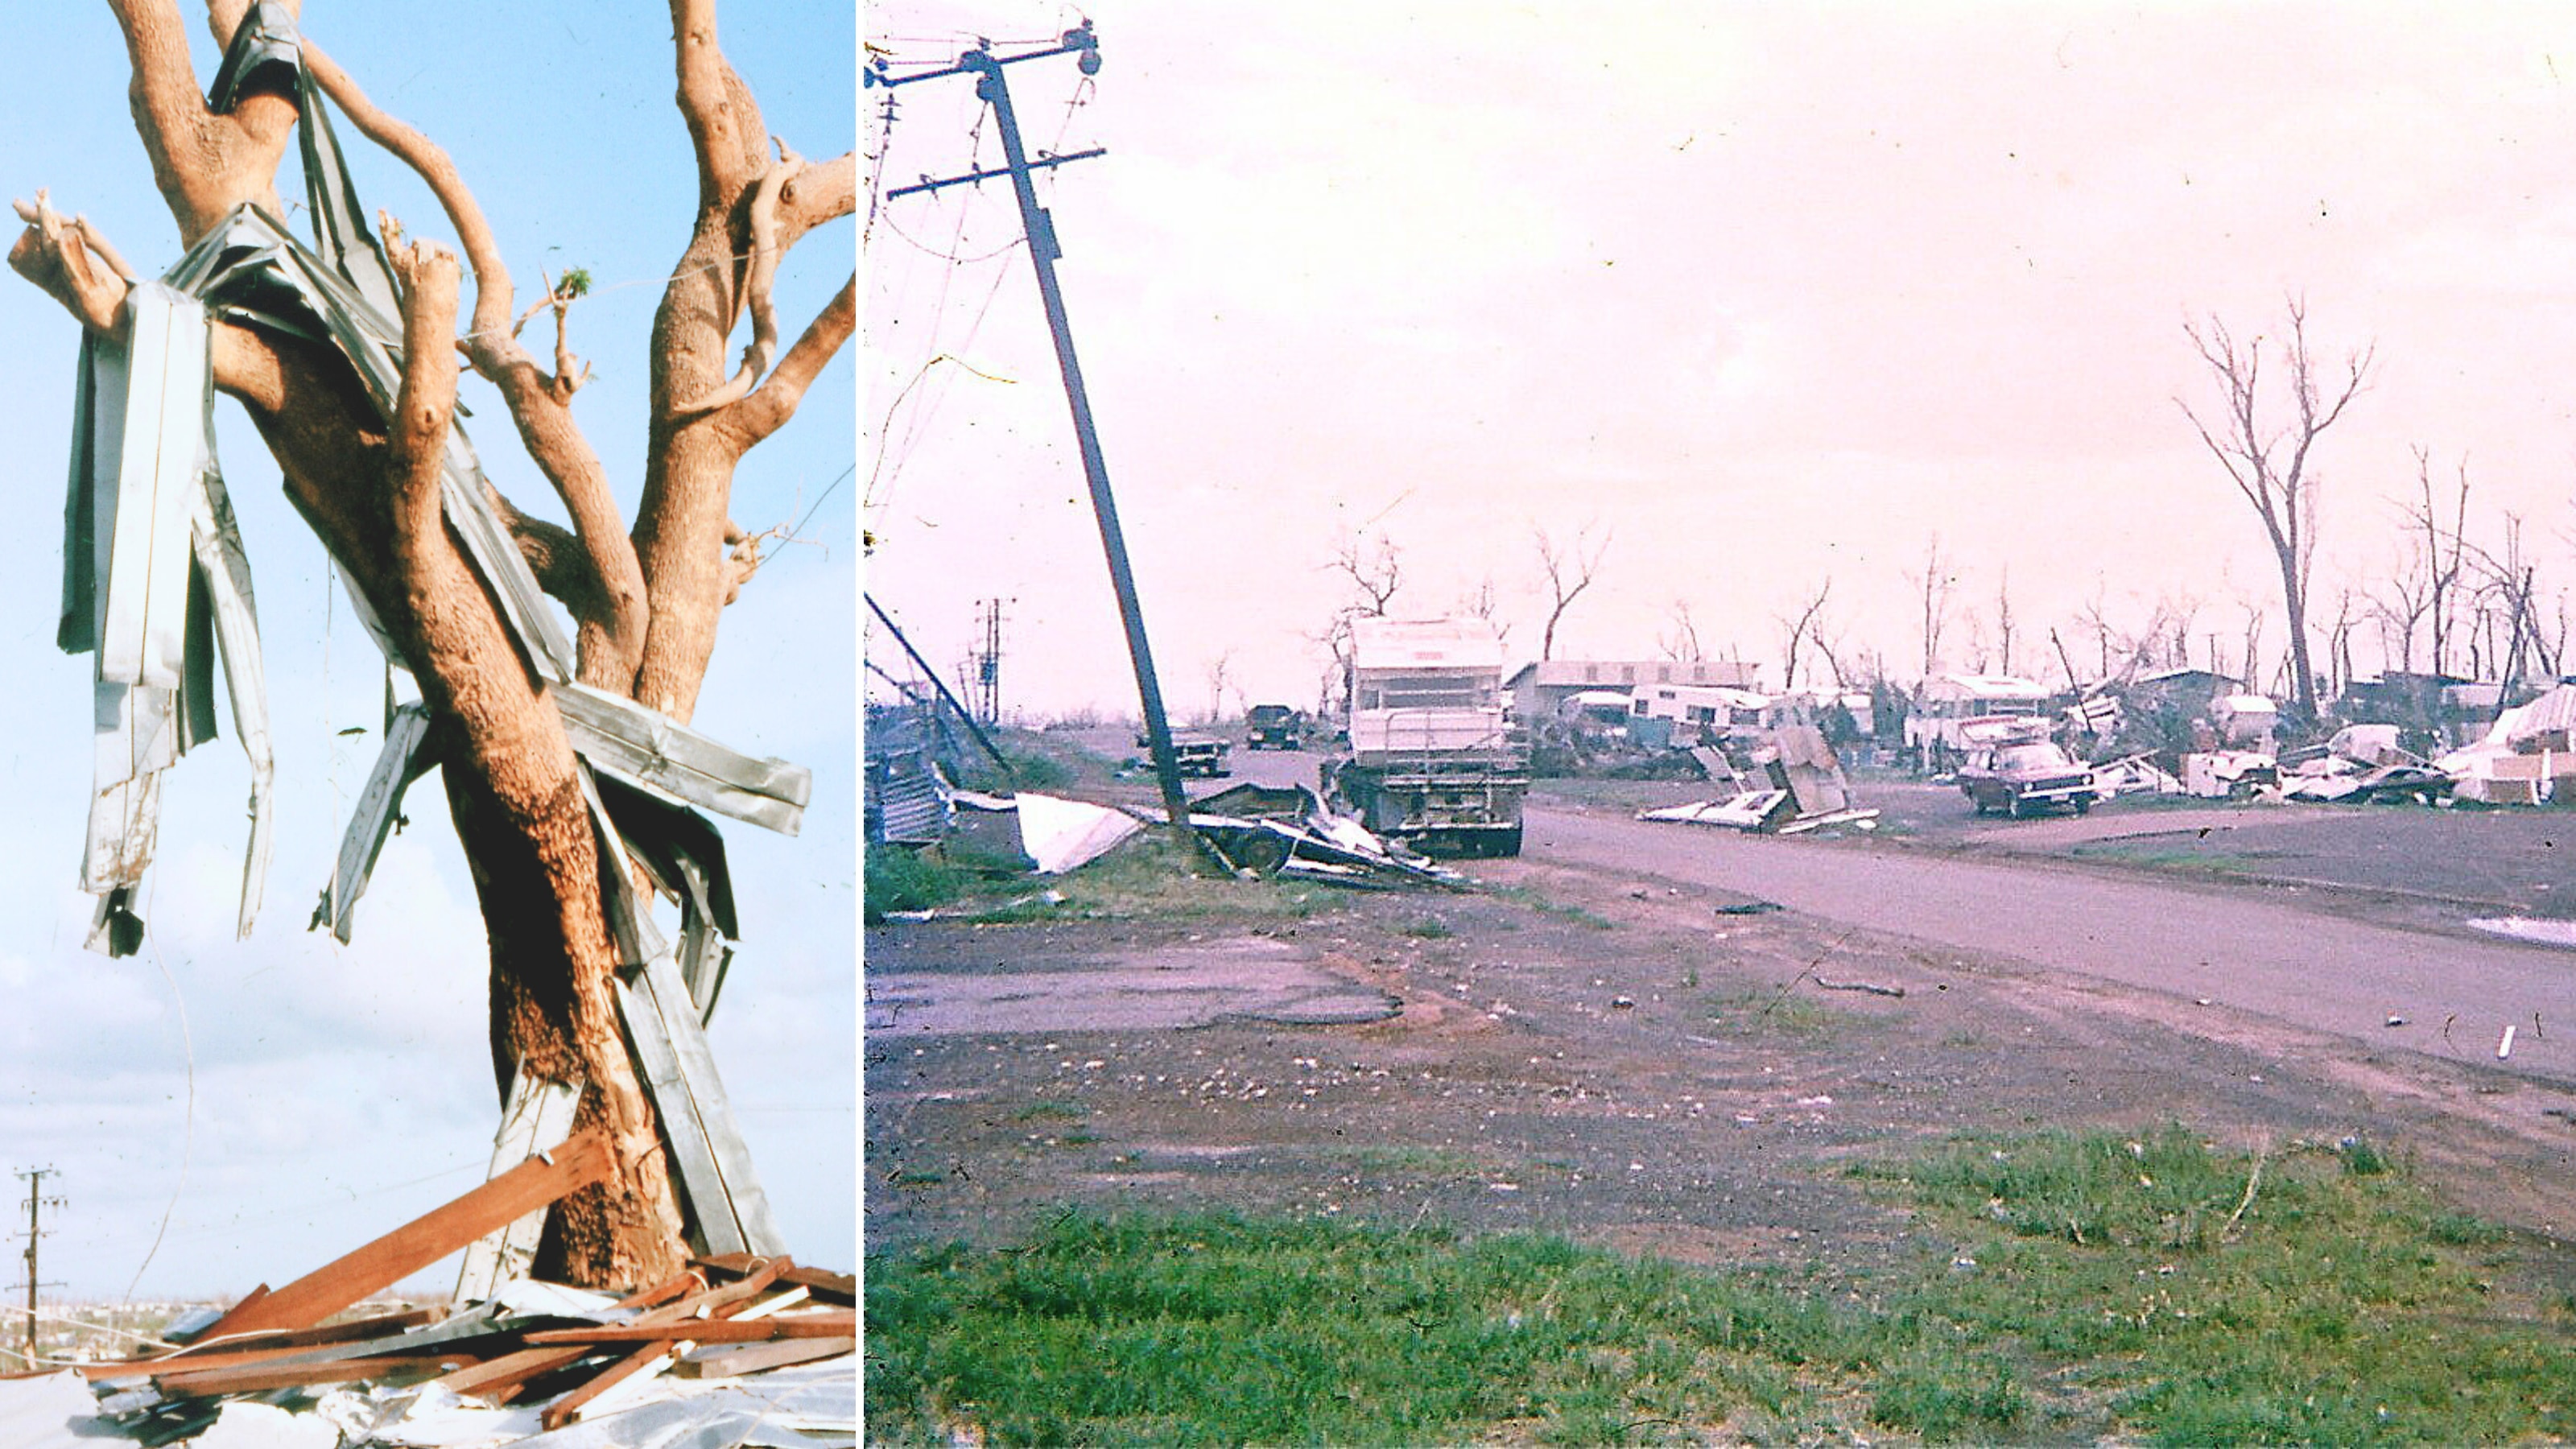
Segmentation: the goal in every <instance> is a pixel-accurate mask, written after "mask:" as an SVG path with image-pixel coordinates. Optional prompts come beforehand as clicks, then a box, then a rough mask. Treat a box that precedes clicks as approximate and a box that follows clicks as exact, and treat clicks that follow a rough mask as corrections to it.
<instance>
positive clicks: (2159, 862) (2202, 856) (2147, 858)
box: [2071, 842, 2264, 875]
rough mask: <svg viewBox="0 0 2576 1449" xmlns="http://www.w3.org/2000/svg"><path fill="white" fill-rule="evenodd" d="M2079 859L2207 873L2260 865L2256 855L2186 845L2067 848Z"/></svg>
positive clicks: (2254, 869)
mask: <svg viewBox="0 0 2576 1449" xmlns="http://www.w3.org/2000/svg"><path fill="white" fill-rule="evenodd" d="M2071 853H2072V854H2073V855H2075V856H2076V857H2077V858H2078V859H2081V860H2103V861H2109V862H2111V863H2113V864H2115V865H2134V866H2139V867H2142V868H2144V869H2147V870H2173V871H2199V872H2203V873H2205V874H2209V875H2259V874H2261V873H2262V871H2263V869H2264V867H2263V863H2262V861H2261V860H2260V859H2258V858H2256V857H2254V856H2251V855H2243V854H2239V853H2236V852H2232V851H2225V850H2195V849H2192V848H2191V847H2190V846H2172V845H2125V844H2120V843H2117V842H2113V843H2111V844H2106V845H2079V846H2076V847H2075V848H2074V850H2073V851H2072V852H2071Z"/></svg>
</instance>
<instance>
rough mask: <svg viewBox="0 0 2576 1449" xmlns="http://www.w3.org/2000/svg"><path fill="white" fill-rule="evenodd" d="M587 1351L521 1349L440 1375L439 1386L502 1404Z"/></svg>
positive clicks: (583, 1355) (587, 1354)
mask: <svg viewBox="0 0 2576 1449" xmlns="http://www.w3.org/2000/svg"><path fill="white" fill-rule="evenodd" d="M592 1352H593V1350H591V1349H588V1348H523V1349H520V1350H519V1351H518V1352H516V1353H505V1354H503V1355H501V1356H500V1357H499V1358H496V1359H492V1360H490V1361H489V1362H486V1363H478V1364H471V1365H468V1366H467V1367H465V1368H461V1369H458V1370H457V1371H456V1372H454V1373H451V1374H444V1375H441V1376H440V1377H439V1378H438V1379H437V1380H436V1383H437V1384H438V1385H439V1387H441V1388H444V1389H447V1390H449V1391H451V1392H453V1393H456V1394H460V1395H463V1394H471V1395H474V1396H476V1397H478V1398H486V1399H490V1400H491V1401H492V1402H494V1403H501V1404H506V1403H508V1402H509V1401H510V1400H511V1399H513V1398H516V1397H517V1396H518V1393H519V1390H520V1389H522V1388H525V1387H526V1386H527V1383H528V1380H530V1379H533V1378H537V1377H539V1376H541V1375H544V1374H550V1373H553V1372H554V1371H555V1370H556V1369H559V1368H569V1367H570V1366H572V1365H574V1364H577V1363H579V1362H581V1361H582V1360H583V1359H586V1358H588V1357H590V1356H591V1354H592Z"/></svg>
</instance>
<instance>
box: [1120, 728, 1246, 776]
mask: <svg viewBox="0 0 2576 1449" xmlns="http://www.w3.org/2000/svg"><path fill="white" fill-rule="evenodd" d="M1153 743H1154V742H1153V738H1152V736H1150V735H1148V734H1147V733H1146V732H1145V731H1143V730H1138V731H1136V748H1138V749H1140V750H1146V749H1151V748H1153ZM1232 748H1234V746H1233V744H1232V743H1231V742H1229V741H1226V740H1221V739H1219V738H1217V737H1216V736H1215V735H1212V734H1207V733H1204V732H1203V731H1199V730H1174V731H1172V762H1173V763H1174V764H1175V765H1177V766H1178V767H1179V771H1180V773H1181V774H1184V775H1198V776H1203V777H1205V778H1207V779H1210V780H1213V779H1216V778H1217V777H1218V776H1220V775H1225V774H1230V773H1232V772H1231V771H1229V770H1228V769H1227V768H1226V764H1225V752H1226V751H1228V750H1230V749H1232Z"/></svg>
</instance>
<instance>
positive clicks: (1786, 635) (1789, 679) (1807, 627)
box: [1773, 576, 1834, 692]
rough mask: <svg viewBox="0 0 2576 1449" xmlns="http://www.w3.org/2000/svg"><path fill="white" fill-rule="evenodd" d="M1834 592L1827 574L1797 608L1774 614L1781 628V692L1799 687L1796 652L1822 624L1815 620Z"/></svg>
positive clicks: (1803, 647)
mask: <svg viewBox="0 0 2576 1449" xmlns="http://www.w3.org/2000/svg"><path fill="white" fill-rule="evenodd" d="M1833 592H1834V581H1833V579H1832V577H1831V576H1827V578H1826V579H1825V581H1824V582H1823V583H1821V584H1819V585H1817V587H1816V592H1815V594H1814V596H1813V597H1811V598H1808V599H1806V600H1805V602H1804V603H1802V604H1801V605H1800V606H1799V607H1798V608H1797V609H1795V610H1794V611H1792V612H1790V613H1787V614H1777V615H1774V616H1773V617H1774V618H1775V619H1777V620H1778V621H1779V624H1780V628H1781V630H1782V631H1783V633H1782V635H1781V644H1780V652H1781V665H1780V688H1781V690H1782V691H1783V692H1786V691H1788V690H1793V689H1796V688H1797V687H1798V656H1799V654H1800V653H1801V652H1802V651H1804V649H1805V648H1806V646H1807V644H1808V642H1809V640H1810V639H1811V637H1812V636H1814V635H1815V634H1817V633H1819V632H1820V631H1821V629H1822V625H1821V624H1820V623H1819V622H1818V620H1819V618H1820V616H1822V614H1823V613H1824V609H1825V600H1826V599H1828V598H1830V597H1831V596H1832V594H1833Z"/></svg>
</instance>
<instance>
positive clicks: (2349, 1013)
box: [1525, 805, 2576, 1081]
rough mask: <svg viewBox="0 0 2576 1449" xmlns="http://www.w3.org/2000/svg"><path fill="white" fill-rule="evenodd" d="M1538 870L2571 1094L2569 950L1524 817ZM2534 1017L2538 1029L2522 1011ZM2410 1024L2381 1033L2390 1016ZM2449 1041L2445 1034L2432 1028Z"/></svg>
mask: <svg viewBox="0 0 2576 1449" xmlns="http://www.w3.org/2000/svg"><path fill="white" fill-rule="evenodd" d="M1525 853H1526V854H1527V855H1528V856H1529V857H1531V858H1532V859H1534V860H1537V861H1541V862H1549V861H1553V862H1559V863H1563V864H1569V865H1578V866H1584V867H1593V868H1608V869H1612V870H1627V871H1636V872H1639V873H1641V874H1650V875H1654V876H1660V877H1663V878H1665V879H1668V880H1672V881H1675V882H1678V883H1683V884H1689V885H1700V886H1707V887H1711V888H1714V889H1720V890H1725V891H1730V892H1743V893H1746V894H1751V895H1756V896H1760V897H1762V898H1764V899H1767V900H1772V901H1777V902H1779V903H1780V904H1781V905H1783V906H1787V907H1789V908H1790V909H1792V910H1796V911H1800V912H1803V913H1805V914H1808V915H1811V916H1815V917H1818V918H1820V919H1824V920H1831V921H1841V922H1845V923H1848V924H1851V925H1855V926H1861V927H1866V928H1868V929H1870V930H1873V931H1886V932H1891V933H1895V934H1899V935H1905V936H1911V937H1914V938H1916V939H1919V940H1922V941H1926V942H1931V943H1935V944H1939V945H1946V946H1951V947H1955V948H1959V949H1962V950H1968V951H1975V952H1980V953H1989V954H1994V955H2001V956H2009V957H2016V958H2019V959H2022V960H2026V961H2031V962H2035V963H2038V964H2041V965H2045V966H2050V967H2055V968H2060V969H2064V970H2071V971H2077V972H2082V973H2085V974H2087V975H2093V976H2100V977H2105V978H2108V979H2111V980H2114V981H2120V982H2124V983H2127V984H2129V985H2133V986H2141V987H2146V988H2149V989H2151V990H2159V991H2165V992H2170V993H2172V994H2174V995H2175V996H2178V997H2181V998H2183V999H2184V1000H2186V1001H2188V1000H2191V999H2193V998H2197V997H2208V998H2210V999H2211V1000H2212V1001H2213V1002H2216V1003H2220V1004H2223V1005H2226V1006H2230V1007H2235V1008H2239V1009H2243V1010H2248V1011H2254V1012H2259V1013H2262V1014H2264V1015H2268V1016H2272V1017H2276V1018H2279V1019H2281V1020H2285V1021H2290V1022H2295V1023H2297V1024H2299V1025H2301V1026H2306V1027H2312V1028H2318V1029H2322V1030H2326V1031H2332V1032H2336V1033H2339V1034H2343V1035H2347V1036H2351V1037H2354V1038H2358V1039H2362V1040H2366V1041H2370V1042H2373V1043H2378V1044H2383V1045H2394V1046H2404V1047H2409V1048H2413V1049H2416V1050H2421V1051H2428V1052H2436V1053H2442V1054H2445V1055H2460V1056H2468V1057H2478V1058H2484V1059H2486V1060H2489V1061H2492V1060H2493V1056H2494V1051H2495V1047H2496V1043H2497V1040H2498V1038H2499V1037H2501V1036H2502V1034H2503V1032H2504V1029H2505V1027H2506V1026H2507V1025H2512V1026H2515V1027H2517V1028H2518V1031H2517V1034H2516V1037H2515V1041H2514V1046H2513V1054H2512V1056H2511V1058H2510V1059H2509V1060H2508V1061H2506V1062H2504V1063H2500V1064H2499V1065H2501V1066H2504V1067H2506V1068H2508V1069H2510V1070H2515V1071H2519V1072H2522V1073H2525V1074H2528V1075H2531V1076H2535V1077H2544V1078H2549V1079H2553V1080H2558V1081H2576V953H2571V952H2569V951H2566V950H2563V949H2550V948H2545V947H2536V946H2525V945H2518V944H2514V943H2512V942H2505V941H2485V940H2479V939H2470V938H2464V937H2460V936H2454V935H2449V934H2444V933H2440V932H2435V931H2428V930H2411V929H2407V928H2404V927H2400V926H2392V925H2384V924H2374V923H2369V922H2363V921H2356V920H2350V919H2346V918H2344V917H2341V916H2337V915H2334V914H2331V913H2328V912H2325V911H2320V910H2311V909H2303V908H2301V907H2300V906H2297V905H2294V904H2288V903H2284V902H2283V901H2281V900H2279V899H2277V898H2265V897H2263V896H2260V895H2257V894H2255V893H2254V892H2253V891H2251V890H2249V889H2248V888H2245V887H2228V886H2220V885H2210V886H2201V885H2198V884H2195V883H2181V882H2166V881H2158V880H2149V879H2126V878H2120V877H2112V876H2107V875H2104V874H2102V873H2099V872H2093V871H2085V870H2076V869H2067V868H2064V867H2058V866H2051V865H2047V864H2043V863H2041V862H2038V861H2029V862H2019V861H2015V862H2004V861H1991V860H1977V861H1970V860H1957V859H1947V858H1941V857H1934V856H1925V855H1917V854H1911V853H1907V852H1904V851H1898V850H1885V849H1863V850H1854V849H1849V848H1836V847H1833V846H1830V845H1824V844H1821V843H1808V842H1801V841H1796V840H1780V839H1776V838H1762V837H1751V836H1743V835H1737V834H1735V833H1733V832H1731V831H1723V830H1713V829H1708V828H1704V827H1693V826H1684V825H1655V824H1647V823H1645V822H1642V821H1633V820H1620V819H1615V818H1605V817H1601V816H1592V815H1580V814H1575V813H1571V812H1568V811H1564V810H1558V809H1551V808H1548V807H1546V806H1543V805H1541V806H1534V807H1532V808H1531V809H1530V811H1529V812H1528V842H1527V845H1526V847H1525ZM2535 1013H2537V1015H2538V1018H2539V1025H2538V1029H2537V1030H2535V1026H2534V1014H2535ZM2392 1015H2395V1016H2403V1017H2405V1018H2407V1019H2408V1024H2407V1025H2405V1026H2402V1027H2397V1028H2390V1027H2388V1026H2387V1025H2386V1024H2385V1023H2386V1021H2387V1019H2388V1018H2389V1017H2390V1016H2392ZM2446 1019H2447V1020H2449V1021H2450V1022H2451V1027H2450V1040H2449V1042H2448V1043H2447V1044H2446V1043H2445V1042H2444V1040H2443V1038H2442V1028H2443V1024H2444V1022H2445V1020H2446Z"/></svg>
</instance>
